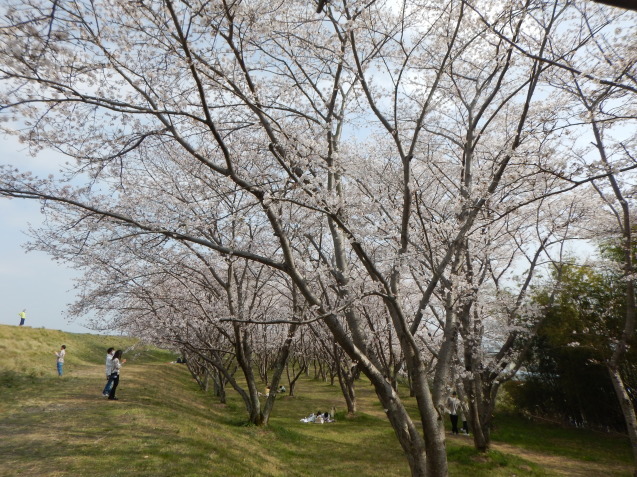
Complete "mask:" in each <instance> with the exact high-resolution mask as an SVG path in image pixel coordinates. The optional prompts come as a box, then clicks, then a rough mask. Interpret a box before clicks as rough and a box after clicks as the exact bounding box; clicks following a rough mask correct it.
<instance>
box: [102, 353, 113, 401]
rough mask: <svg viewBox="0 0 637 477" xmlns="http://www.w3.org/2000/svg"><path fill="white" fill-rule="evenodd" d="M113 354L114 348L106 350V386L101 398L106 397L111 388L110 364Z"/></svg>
mask: <svg viewBox="0 0 637 477" xmlns="http://www.w3.org/2000/svg"><path fill="white" fill-rule="evenodd" d="M114 354H115V348H108V349H107V350H106V386H104V390H103V391H102V396H104V397H108V395H109V394H110V393H111V388H112V387H113V379H112V378H111V364H112V361H113V355H114Z"/></svg>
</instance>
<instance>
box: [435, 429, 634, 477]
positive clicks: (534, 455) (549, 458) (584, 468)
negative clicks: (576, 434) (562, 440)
mask: <svg viewBox="0 0 637 477" xmlns="http://www.w3.org/2000/svg"><path fill="white" fill-rule="evenodd" d="M447 440H451V441H455V442H457V443H464V444H467V443H468V444H469V445H470V444H471V441H470V440H469V441H468V439H467V437H466V436H460V437H456V436H451V435H448V436H447ZM491 448H492V449H493V450H497V451H498V452H502V453H504V454H512V455H516V456H518V457H520V458H522V459H525V460H528V461H529V462H533V463H535V464H538V465H541V466H542V467H543V468H544V469H545V470H546V471H547V472H549V473H550V475H555V476H572V477H600V476H606V477H609V476H614V475H617V476H619V475H627V476H628V475H631V472H632V468H631V467H630V466H627V465H623V464H606V463H605V464H600V463H597V462H587V461H584V460H574V459H570V458H568V457H563V456H558V455H550V454H544V453H541V452H536V451H533V450H529V449H524V448H521V447H516V446H512V445H510V444H504V443H501V442H492V443H491Z"/></svg>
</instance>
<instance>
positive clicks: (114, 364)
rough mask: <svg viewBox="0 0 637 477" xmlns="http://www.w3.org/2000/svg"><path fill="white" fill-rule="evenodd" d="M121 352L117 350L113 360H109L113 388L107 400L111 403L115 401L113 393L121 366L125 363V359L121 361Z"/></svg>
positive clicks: (117, 382)
mask: <svg viewBox="0 0 637 477" xmlns="http://www.w3.org/2000/svg"><path fill="white" fill-rule="evenodd" d="M122 353H123V351H122V350H121V349H118V350H117V351H115V354H114V355H113V359H112V360H111V378H112V379H113V387H112V388H111V390H110V392H109V394H108V399H110V400H111V401H117V398H116V397H115V391H116V390H117V386H118V384H119V370H120V369H122V365H123V364H124V363H125V362H126V360H125V359H122Z"/></svg>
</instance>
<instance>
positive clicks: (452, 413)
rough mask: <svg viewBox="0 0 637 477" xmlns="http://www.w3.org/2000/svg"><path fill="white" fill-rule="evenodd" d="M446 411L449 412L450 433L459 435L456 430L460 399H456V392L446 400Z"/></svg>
mask: <svg viewBox="0 0 637 477" xmlns="http://www.w3.org/2000/svg"><path fill="white" fill-rule="evenodd" d="M447 410H448V411H449V417H450V418H451V433H452V434H460V431H459V430H458V414H459V413H460V399H458V397H457V395H456V392H455V391H454V392H452V393H451V397H449V399H447Z"/></svg>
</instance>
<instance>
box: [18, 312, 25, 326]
mask: <svg viewBox="0 0 637 477" xmlns="http://www.w3.org/2000/svg"><path fill="white" fill-rule="evenodd" d="M18 316H19V317H20V326H24V320H26V319H27V309H26V308H25V309H24V310H22V311H21V312H20V313H18Z"/></svg>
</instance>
